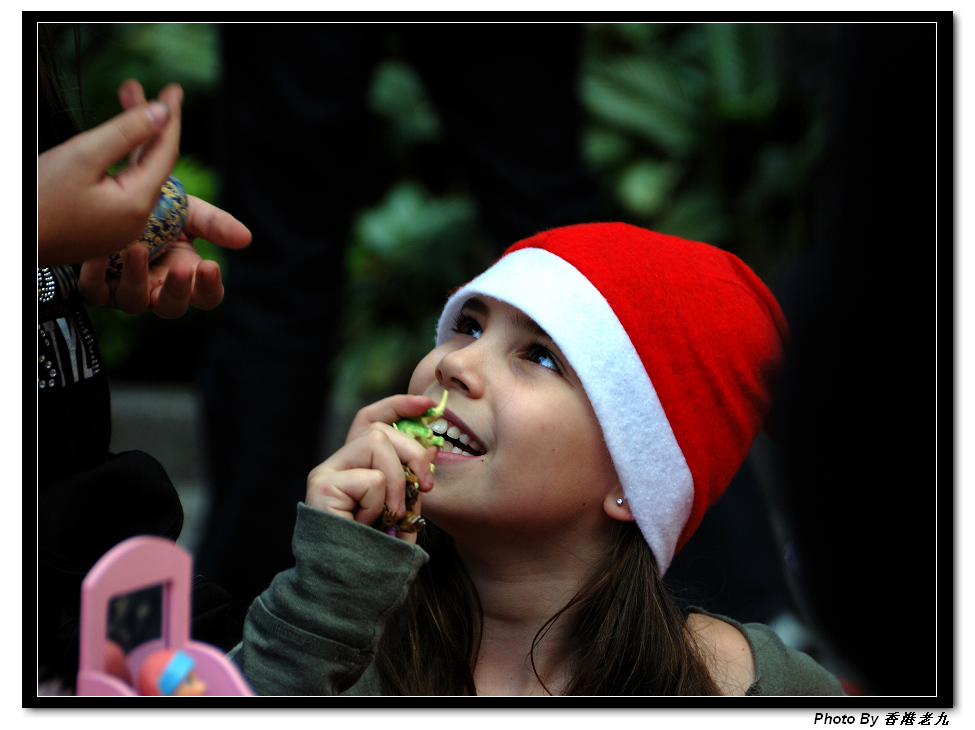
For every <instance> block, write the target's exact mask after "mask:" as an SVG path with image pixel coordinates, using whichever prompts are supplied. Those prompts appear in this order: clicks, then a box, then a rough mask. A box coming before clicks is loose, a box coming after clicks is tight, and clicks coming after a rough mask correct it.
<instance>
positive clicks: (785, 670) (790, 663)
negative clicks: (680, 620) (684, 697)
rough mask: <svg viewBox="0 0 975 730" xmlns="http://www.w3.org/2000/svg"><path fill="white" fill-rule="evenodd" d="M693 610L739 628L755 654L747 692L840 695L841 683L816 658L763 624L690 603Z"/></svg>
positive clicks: (749, 693) (757, 693)
mask: <svg viewBox="0 0 975 730" xmlns="http://www.w3.org/2000/svg"><path fill="white" fill-rule="evenodd" d="M690 611H691V612H693V613H701V614H704V615H705V616H711V617H712V618H716V619H720V620H721V621H724V622H725V623H728V624H731V625H732V626H734V627H735V628H736V629H738V630H739V631H740V632H741V633H742V634H744V636H745V638H746V639H747V640H748V645H749V646H750V647H751V650H752V656H754V658H755V681H754V682H752V684H751V686H750V687H749V688H748V690H747V691H746V692H745V694H746V695H803V696H806V695H842V694H845V693H844V692H843V686H842V685H841V684H840V681H839V680H838V679H837V678H836V677H835V676H833V674H832V673H830V672H829V671H827V670H826V669H824V668H823V667H822V666H820V665H819V664H818V663H817V662H816V660H815V659H813V658H812V657H811V656H809V655H808V654H804V653H803V652H801V651H799V650H798V649H792V648H790V647H788V646H786V645H785V644H784V643H783V641H782V639H780V638H779V635H778V634H776V633H775V632H774V631H773V630H772V629H771V628H769V627H768V626H766V625H765V624H759V623H748V624H742V623H739V622H738V621H735V619H733V618H728V617H727V616H722V615H720V614H717V613H711V612H710V611H705V610H704V609H703V608H699V607H697V606H693V607H691V608H690Z"/></svg>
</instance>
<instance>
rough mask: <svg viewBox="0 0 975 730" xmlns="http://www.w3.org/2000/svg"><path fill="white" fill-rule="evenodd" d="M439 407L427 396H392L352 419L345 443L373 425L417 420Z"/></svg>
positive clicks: (367, 408) (377, 402)
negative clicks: (417, 417) (416, 418)
mask: <svg viewBox="0 0 975 730" xmlns="http://www.w3.org/2000/svg"><path fill="white" fill-rule="evenodd" d="M435 405H437V404H436V403H435V402H434V401H433V399H431V398H428V397H427V396H425V395H392V396H390V397H388V398H383V399H382V400H380V401H376V402H375V403H373V404H372V405H369V406H366V407H365V408H363V409H362V410H360V411H359V412H358V413H356V415H355V418H354V419H352V425H351V426H350V427H349V434H348V436H346V438H345V441H346V443H348V442H349V441H350V440H351V439H353V438H355V437H356V436H358V435H359V434H360V433H362V432H363V431H365V430H366V429H367V428H369V425H370V424H373V423H388V424H393V423H396V421H398V420H400V419H401V418H415V417H416V416H422V415H423V414H424V413H426V412H427V411H428V410H429V409H431V408H433V407H434V406H435Z"/></svg>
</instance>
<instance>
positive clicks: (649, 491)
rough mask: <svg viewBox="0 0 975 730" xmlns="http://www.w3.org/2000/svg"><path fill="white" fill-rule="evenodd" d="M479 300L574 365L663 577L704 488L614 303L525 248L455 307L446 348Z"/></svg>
mask: <svg viewBox="0 0 975 730" xmlns="http://www.w3.org/2000/svg"><path fill="white" fill-rule="evenodd" d="M478 294H482V295H485V296H488V297H493V298H494V299H499V300H501V301H503V302H506V303H508V304H510V305H512V306H514V307H517V308H518V309H520V310H521V311H522V312H524V313H525V314H527V315H528V316H529V317H531V318H532V319H533V320H535V321H536V322H537V323H538V324H539V325H540V326H541V327H542V328H543V329H544V330H545V331H546V332H548V334H549V335H550V336H551V337H552V339H553V340H554V342H555V344H556V345H558V347H559V349H561V350H562V352H563V354H564V355H565V356H566V358H568V360H569V363H570V364H571V365H572V368H573V369H574V370H575V372H576V374H577V375H578V376H579V379H580V380H581V381H582V385H583V387H584V388H585V389H586V394H587V395H588V396H589V401H590V403H591V404H592V407H593V411H594V412H595V413H596V417H597V418H598V419H599V423H600V425H601V426H602V430H603V437H604V439H605V440H606V445H607V447H608V448H609V452H610V455H611V456H612V458H613V464H614V466H615V467H616V472H617V475H618V476H619V478H620V482H621V484H622V486H623V492H624V494H625V495H626V500H627V502H628V504H629V507H630V510H631V512H632V513H633V517H634V518H635V519H636V522H637V524H638V525H639V526H640V530H641V531H642V533H643V536H644V538H646V541H647V543H648V544H649V546H650V549H651V550H652V551H653V555H654V558H655V559H656V561H657V567H658V569H659V571H660V574H661V575H663V574H664V572H665V571H666V570H667V567H668V566H669V565H670V561H671V559H672V558H673V556H674V551H675V549H676V545H677V539H678V537H679V536H680V534H681V530H682V529H683V527H684V524H685V523H686V522H687V517H688V515H689V514H690V512H691V506H692V504H693V499H694V482H693V478H692V476H691V471H690V469H689V468H688V466H687V462H686V461H685V459H684V455H683V453H682V452H681V449H680V446H679V445H678V444H677V439H676V438H675V436H674V433H673V431H672V430H671V427H670V423H669V421H668V420H667V416H666V414H665V413H664V410H663V407H662V406H661V405H660V400H659V399H658V398H657V393H656V391H655V390H654V387H653V384H652V383H651V382H650V378H649V376H648V375H647V372H646V370H645V369H644V367H643V363H642V361H641V359H640V356H639V355H638V354H637V351H636V349H635V348H634V347H633V344H632V343H631V342H630V339H629V337H628V336H627V334H626V330H625V329H624V328H623V326H622V325H621V324H620V322H619V320H618V319H617V317H616V315H615V314H614V312H613V310H612V308H611V307H610V306H609V303H608V302H607V301H606V299H605V298H604V297H603V296H602V294H600V293H599V291H598V290H597V289H596V288H595V287H594V286H593V285H592V284H591V283H590V282H589V280H588V279H587V278H586V277H585V276H583V275H582V274H581V273H579V271H578V270H577V269H576V268H575V267H573V266H572V265H571V264H569V263H567V262H566V261H565V260H564V259H562V258H559V257H558V256H556V255H555V254H552V253H550V252H548V251H545V250H543V249H540V248H525V249H521V250H518V251H514V252H512V253H509V254H507V255H506V256H504V257H503V258H502V259H501V260H500V261H498V262H497V263H496V264H495V265H494V266H492V267H491V268H490V269H488V270H487V271H485V272H484V273H483V274H481V275H480V276H478V277H477V278H476V279H474V280H473V281H471V282H470V283H469V284H467V285H465V286H463V287H461V288H460V289H459V290H457V291H456V292H455V293H454V294H453V295H452V296H451V297H450V299H449V300H448V301H447V304H446V306H445V307H444V310H443V313H442V314H441V315H440V322H439V323H438V325H437V344H442V343H443V342H446V341H447V340H449V339H450V338H451V337H452V336H453V332H452V327H453V324H454V322H455V320H456V318H457V315H458V314H459V313H460V310H461V308H462V307H463V305H464V302H466V301H467V300H468V299H469V298H471V297H472V296H475V295H478Z"/></svg>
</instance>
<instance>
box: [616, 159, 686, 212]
mask: <svg viewBox="0 0 975 730" xmlns="http://www.w3.org/2000/svg"><path fill="white" fill-rule="evenodd" d="M679 178H680V168H679V167H678V166H677V165H674V164H669V163H661V162H657V161H655V160H647V159H644V160H638V161H636V162H634V163H633V164H631V165H630V166H629V167H628V168H627V169H626V170H625V171H624V172H623V174H622V175H621V176H620V179H619V181H618V182H617V185H616V191H617V196H618V197H619V199H620V201H621V202H622V203H623V205H624V206H626V208H627V209H628V210H630V211H631V212H632V213H635V214H637V215H639V216H641V217H644V218H648V217H650V216H653V215H655V214H656V213H658V212H659V211H660V209H661V208H662V207H663V206H664V204H665V203H666V201H667V199H668V197H669V195H670V193H671V191H672V190H673V189H674V186H675V185H676V184H677V181H678V179H679Z"/></svg>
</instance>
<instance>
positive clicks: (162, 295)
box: [149, 260, 193, 319]
mask: <svg viewBox="0 0 975 730" xmlns="http://www.w3.org/2000/svg"><path fill="white" fill-rule="evenodd" d="M192 291H193V269H192V268H190V267H189V266H188V265H187V264H186V263H185V262H182V261H178V260H177V261H174V262H173V264H172V266H170V268H169V271H168V272H167V273H166V278H165V279H164V280H163V282H162V283H161V284H160V285H159V286H157V287H156V288H155V289H153V290H152V292H151V293H150V295H149V301H150V305H151V308H152V311H153V312H155V313H156V314H157V315H158V316H160V317H162V318H163V319H176V318H177V317H182V316H183V315H184V314H186V310H187V309H189V306H190V294H191V293H192Z"/></svg>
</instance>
